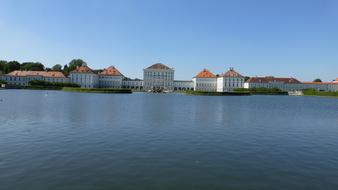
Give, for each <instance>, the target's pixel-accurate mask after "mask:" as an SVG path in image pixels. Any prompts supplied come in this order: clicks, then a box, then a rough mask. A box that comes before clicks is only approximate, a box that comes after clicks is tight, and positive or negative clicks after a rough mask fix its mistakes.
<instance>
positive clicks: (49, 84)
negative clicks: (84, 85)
mask: <svg viewBox="0 0 338 190" xmlns="http://www.w3.org/2000/svg"><path fill="white" fill-rule="evenodd" d="M28 84H29V85H30V86H46V87H61V88H62V87H80V86H79V85H78V84H74V83H63V82H47V81H44V80H32V81H29V82H28Z"/></svg>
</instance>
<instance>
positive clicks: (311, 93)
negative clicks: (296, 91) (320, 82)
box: [303, 89, 338, 97]
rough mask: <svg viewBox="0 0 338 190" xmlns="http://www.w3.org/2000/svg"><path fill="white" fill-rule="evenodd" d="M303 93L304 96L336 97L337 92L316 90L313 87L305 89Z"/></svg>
mask: <svg viewBox="0 0 338 190" xmlns="http://www.w3.org/2000/svg"><path fill="white" fill-rule="evenodd" d="M303 94H304V95H306V96H333V97H338V92H324V91H316V90H315V89H305V90H303Z"/></svg>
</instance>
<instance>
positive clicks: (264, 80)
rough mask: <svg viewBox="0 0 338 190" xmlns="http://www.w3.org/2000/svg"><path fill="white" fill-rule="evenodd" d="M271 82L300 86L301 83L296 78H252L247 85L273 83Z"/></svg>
mask: <svg viewBox="0 0 338 190" xmlns="http://www.w3.org/2000/svg"><path fill="white" fill-rule="evenodd" d="M271 82H280V83H289V84H300V83H301V82H300V81H299V80H297V79H295V78H292V77H291V78H277V77H272V76H271V77H252V78H250V79H249V80H247V83H271Z"/></svg>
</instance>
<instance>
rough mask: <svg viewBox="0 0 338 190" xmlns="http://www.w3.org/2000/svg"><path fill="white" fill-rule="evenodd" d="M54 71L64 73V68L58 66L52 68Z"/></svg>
mask: <svg viewBox="0 0 338 190" xmlns="http://www.w3.org/2000/svg"><path fill="white" fill-rule="evenodd" d="M52 70H53V71H62V66H61V65H60V64H56V65H54V66H53V67H52Z"/></svg>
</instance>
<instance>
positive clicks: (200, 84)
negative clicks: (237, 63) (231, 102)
mask: <svg viewBox="0 0 338 190" xmlns="http://www.w3.org/2000/svg"><path fill="white" fill-rule="evenodd" d="M193 82H194V90H196V91H207V92H232V91H234V89H236V88H243V85H244V77H243V76H242V75H241V74H239V73H237V72H236V71H235V70H234V69H233V68H230V69H229V70H228V71H227V72H225V73H224V74H221V75H215V74H213V73H212V72H210V71H209V70H208V69H203V70H202V71H201V72H199V73H198V74H197V75H196V76H195V77H194V78H193Z"/></svg>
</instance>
